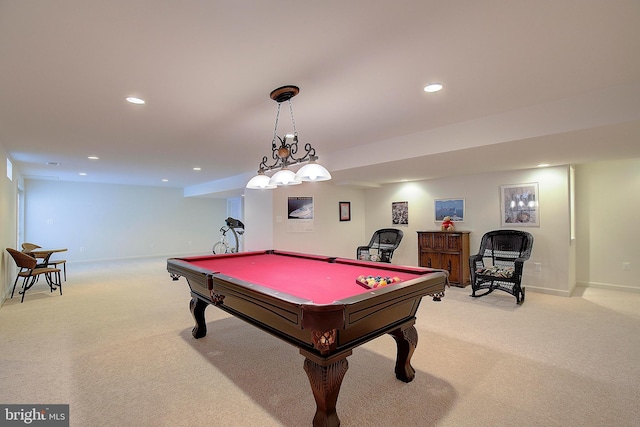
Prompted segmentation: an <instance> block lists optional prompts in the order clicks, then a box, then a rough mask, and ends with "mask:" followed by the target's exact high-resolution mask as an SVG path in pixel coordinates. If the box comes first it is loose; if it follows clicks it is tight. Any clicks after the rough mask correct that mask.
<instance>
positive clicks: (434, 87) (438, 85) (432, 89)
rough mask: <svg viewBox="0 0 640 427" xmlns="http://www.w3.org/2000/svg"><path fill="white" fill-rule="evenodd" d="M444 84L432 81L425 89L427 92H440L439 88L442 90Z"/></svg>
mask: <svg viewBox="0 0 640 427" xmlns="http://www.w3.org/2000/svg"><path fill="white" fill-rule="evenodd" d="M443 87H444V86H443V85H442V83H430V84H428V85H426V86H425V87H424V91H425V92H438V91H439V90H442V88H443Z"/></svg>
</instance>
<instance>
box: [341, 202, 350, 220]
mask: <svg viewBox="0 0 640 427" xmlns="http://www.w3.org/2000/svg"><path fill="white" fill-rule="evenodd" d="M338 210H339V213H340V221H351V202H338Z"/></svg>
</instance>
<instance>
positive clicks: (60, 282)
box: [56, 271, 66, 295]
mask: <svg viewBox="0 0 640 427" xmlns="http://www.w3.org/2000/svg"><path fill="white" fill-rule="evenodd" d="M56 275H57V276H58V287H59V288H60V295H62V280H60V271H58V272H56ZM65 280H66V279H65Z"/></svg>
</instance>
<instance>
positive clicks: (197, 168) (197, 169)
mask: <svg viewBox="0 0 640 427" xmlns="http://www.w3.org/2000/svg"><path fill="white" fill-rule="evenodd" d="M193 170H194V171H201V170H202V168H199V167H195V168H193Z"/></svg>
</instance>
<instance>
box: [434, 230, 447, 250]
mask: <svg viewBox="0 0 640 427" xmlns="http://www.w3.org/2000/svg"><path fill="white" fill-rule="evenodd" d="M446 247H447V235H446V233H433V249H434V250H436V251H443V250H445V249H446Z"/></svg>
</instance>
